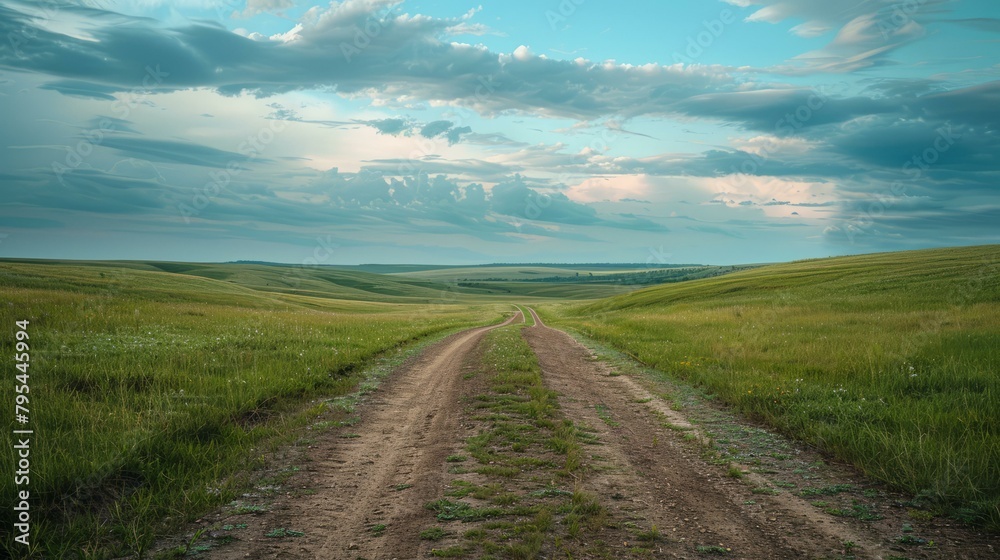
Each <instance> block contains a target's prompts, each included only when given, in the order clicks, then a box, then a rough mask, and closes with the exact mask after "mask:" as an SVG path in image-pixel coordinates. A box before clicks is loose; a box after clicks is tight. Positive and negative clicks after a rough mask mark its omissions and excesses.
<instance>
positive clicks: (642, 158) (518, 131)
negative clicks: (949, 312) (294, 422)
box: [0, 0, 1000, 264]
mask: <svg viewBox="0 0 1000 560" xmlns="http://www.w3.org/2000/svg"><path fill="white" fill-rule="evenodd" d="M0 34H2V36H3V37H5V38H6V39H5V40H4V41H2V43H0V98H2V103H0V112H2V114H3V118H4V123H5V125H6V126H4V127H3V129H2V132H0V134H2V135H3V142H2V144H0V191H2V200H3V201H4V202H3V205H2V206H0V256H5V257H41V258H80V259H111V258H120V259H160V260H187V261H225V260H237V259H251V260H269V261H277V262H289V263H301V262H311V261H309V259H311V258H312V256H313V255H315V254H322V255H327V254H328V255H329V257H326V259H325V260H324V262H325V263H327V264H357V263H371V262H412V263H442V264H460V263H487V262H612V261H614V262H650V263H658V262H705V263H743V262H765V261H784V260H792V259H800V258H811V257H822V256H828V255H839V254H850V253H860V252H871V251H884V250H900V249H914V248H922V247H937V246H949V245H968V244H983V243H997V242H1000V227H998V225H997V224H1000V197H998V188H1000V181H998V179H1000V162H998V154H1000V132H998V129H1000V109H998V107H1000V80H998V77H1000V4H996V3H995V2H994V1H988V0H978V1H973V0H958V1H948V0H894V1H888V0H845V1H843V2H831V1H829V0H823V1H817V0H726V1H710V0H697V1H695V0H690V1H675V2H616V3H611V2H598V1H597V0H561V1H551V2H546V1H533V2H528V1H506V2H494V3H469V2H457V1H452V2H444V1H402V2H400V1H393V0H346V1H344V2H331V3H318V4H317V3H314V2H300V1H298V0H245V1H237V0H176V1H172V2H168V1H166V0H86V1H77V2H65V1H55V2H42V3H37V2H20V1H10V0H0ZM329 246H335V250H333V251H326V250H321V251H317V248H324V247H329Z"/></svg>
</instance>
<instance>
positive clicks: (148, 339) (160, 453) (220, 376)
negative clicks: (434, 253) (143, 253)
mask: <svg viewBox="0 0 1000 560" xmlns="http://www.w3.org/2000/svg"><path fill="white" fill-rule="evenodd" d="M187 272H190V271H187ZM0 292H2V294H3V300H2V303H3V304H2V305H0V324H2V325H3V329H2V331H0V332H3V333H4V334H3V336H2V340H0V349H2V350H0V351H2V352H3V353H4V354H5V355H6V356H8V357H12V356H13V355H14V353H15V348H14V345H15V330H16V327H15V321H22V320H28V321H30V324H29V325H28V329H27V332H28V335H29V337H30V338H29V339H28V340H27V341H26V342H27V343H28V345H29V355H30V362H29V363H30V369H29V374H30V380H29V386H30V393H29V394H28V396H29V397H30V402H29V403H28V409H29V410H30V411H31V413H30V419H31V421H30V425H31V428H32V429H34V431H35V434H34V436H33V443H32V458H33V459H34V460H33V462H32V467H31V470H32V478H31V482H30V488H31V496H32V500H33V505H32V507H33V510H32V511H33V512H34V514H35V516H36V517H34V518H33V519H32V543H35V546H36V547H37V549H36V550H35V552H36V553H37V554H39V555H45V557H51V558H63V557H69V554H70V553H71V552H74V553H75V552H82V553H83V557H94V558H103V557H118V556H120V555H121V554H124V553H140V552H141V551H143V550H144V549H145V548H146V547H148V546H149V544H150V543H151V542H152V540H153V538H154V537H155V536H156V534H157V531H158V530H160V529H161V528H162V526H163V525H162V523H161V522H162V521H164V520H165V519H166V520H172V522H174V523H177V522H182V521H185V520H190V519H192V518H193V517H192V516H197V515H199V514H200V513H201V512H204V511H206V509H208V508H210V507H212V506H213V505H218V504H220V503H225V502H227V501H229V500H232V499H233V490H232V489H233V488H234V487H236V485H235V484H234V482H236V480H237V479H238V476H237V477H236V478H233V477H234V476H235V475H238V474H241V473H246V472H248V471H249V470H252V467H253V466H255V465H257V464H259V463H260V461H261V459H262V450H263V448H262V446H264V445H265V444H266V443H267V442H268V441H272V440H275V439H280V438H281V437H282V435H283V434H285V433H286V432H287V431H288V428H289V427H290V426H294V425H295V424H296V422H297V421H302V420H303V419H304V418H305V417H309V416H312V417H314V416H315V415H317V414H320V413H322V412H323V409H324V407H326V405H325V404H324V401H322V400H318V401H316V400H314V399H317V398H319V397H327V398H329V397H336V396H338V395H344V394H346V393H348V392H351V391H353V390H355V389H356V388H357V386H358V383H359V381H360V380H361V379H362V378H361V377H360V374H361V372H362V369H363V367H364V365H365V364H366V363H367V362H368V361H370V360H371V359H372V358H373V357H375V356H378V355H383V354H386V353H387V352H389V351H391V350H394V349H397V348H399V347H401V346H402V345H406V344H408V343H412V342H414V341H417V340H419V339H423V338H426V337H431V336H435V335H441V334H443V333H446V332H449V331H453V330H456V329H459V328H464V327H469V326H473V325H479V324H486V323H492V322H497V321H499V320H500V318H501V312H502V311H508V312H509V310H510V307H509V306H495V305H487V306H469V305H462V306H457V305H420V306H416V305H401V304H385V303H363V302H357V301H340V300H332V299H319V298H308V297H303V296H287V295H284V294H280V293H268V292H262V291H256V290H253V289H251V288H249V287H246V286H244V285H239V284H235V283H232V282H226V281H223V280H213V279H207V278H201V277H198V276H192V275H185V274H173V273H166V272H162V271H154V270H149V269H146V268H145V267H143V266H134V267H129V268H123V267H121V266H115V265H113V264H109V265H106V266H79V265H71V264H46V265H39V264H23V263H0ZM11 363H12V362H11ZM11 367H13V366H11ZM14 373H18V372H16V371H13V370H11V372H9V376H10V378H11V379H12V382H10V383H6V384H4V386H3V389H2V390H0V393H2V398H3V399H4V402H8V403H12V402H13V401H14V389H13V387H14V383H13V376H14ZM307 409H308V410H307ZM5 426H6V427H7V428H8V433H10V431H9V430H10V429H14V428H16V427H17V425H15V424H14V423H13V411H11V414H10V415H8V418H7V419H6V423H5ZM13 453H14V451H13V449H12V447H11V446H10V445H5V446H3V447H2V448H0V461H2V462H3V463H4V464H7V465H11V464H15V463H16V460H15V457H14V455H13ZM2 488H3V490H2V491H0V501H3V502H4V503H8V504H13V503H15V500H14V495H13V492H14V490H15V488H14V486H13V485H10V484H4V485H3V486H2ZM12 515H13V514H12V512H11V510H10V508H6V509H4V510H3V514H2V515H0V517H2V518H3V523H5V524H6V525H7V526H8V527H9V526H11V525H10V524H11V523H13V517H12ZM168 525H169V523H168ZM5 540H6V539H5ZM109 543H116V544H110V545H109Z"/></svg>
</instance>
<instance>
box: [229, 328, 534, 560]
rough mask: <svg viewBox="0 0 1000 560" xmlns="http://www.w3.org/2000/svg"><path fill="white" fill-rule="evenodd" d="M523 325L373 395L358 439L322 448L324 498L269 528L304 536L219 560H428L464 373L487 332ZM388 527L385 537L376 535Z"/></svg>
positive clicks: (316, 475) (318, 471)
mask: <svg viewBox="0 0 1000 560" xmlns="http://www.w3.org/2000/svg"><path fill="white" fill-rule="evenodd" d="M522 320H523V318H522V316H521V314H520V313H517V314H515V315H514V316H513V317H511V318H510V319H508V320H507V321H506V322H504V323H502V324H500V325H493V326H488V327H480V328H476V329H470V330H467V331H463V332H461V333H458V334H455V335H452V336H449V337H448V338H446V339H444V340H442V341H441V342H438V343H436V344H434V345H432V346H430V347H429V348H427V349H426V350H425V351H424V352H423V353H422V354H421V355H420V356H419V357H418V358H417V359H416V360H415V361H414V362H413V363H412V364H408V365H406V366H404V367H403V368H402V369H401V371H397V372H396V373H395V374H394V375H393V376H391V377H390V379H389V380H388V381H387V382H385V383H384V384H383V386H382V387H381V388H379V390H378V391H376V392H375V393H374V394H373V395H372V398H370V400H369V402H368V403H366V405H365V407H364V410H363V412H362V417H361V421H360V422H359V423H358V424H356V425H355V426H353V427H352V428H351V429H350V431H351V432H352V433H351V434H350V435H351V437H343V435H344V434H341V437H325V438H321V439H320V440H319V441H317V444H316V445H315V446H314V448H313V449H311V451H312V453H311V455H310V456H311V459H312V461H311V463H310V470H311V471H312V477H311V487H312V488H313V489H314V490H315V493H314V494H311V495H306V496H300V497H298V498H288V499H285V500H282V501H281V502H280V503H277V504H275V506H274V508H273V509H274V511H273V513H271V514H268V519H267V521H266V525H267V526H269V527H271V528H276V527H286V528H289V529H294V530H296V531H301V532H303V533H304V535H303V536H301V537H298V538H284V539H268V538H263V539H261V538H259V537H258V538H256V539H255V540H245V541H236V542H234V543H231V544H230V545H227V546H225V547H222V548H220V549H218V550H217V551H215V552H214V553H213V554H212V555H211V558H212V559H213V560H235V559H247V558H250V559H258V558H259V559H264V558H269V559H270V558H282V559H307V558H308V559H314V558H316V559H318V558H324V559H340V558H367V559H381V558H399V559H401V560H402V559H409V558H420V557H426V556H427V555H426V552H427V551H422V550H421V548H422V547H423V548H426V543H425V542H422V541H420V540H419V537H418V533H419V530H420V528H421V526H420V523H423V522H424V519H423V517H424V514H425V513H426V510H425V509H424V505H425V504H426V503H427V502H429V501H431V500H433V499H435V498H437V497H439V495H440V494H441V493H442V491H443V486H444V476H445V467H444V465H445V464H446V463H445V458H446V457H447V455H448V454H449V453H450V452H451V450H452V448H453V444H454V442H455V439H456V437H458V432H459V426H458V418H459V417H460V415H461V410H462V409H461V404H460V402H459V395H460V393H461V387H460V383H461V380H462V374H463V371H464V370H465V369H466V368H468V367H473V366H474V365H475V364H474V363H470V362H472V361H473V360H472V358H473V357H474V356H475V355H476V354H477V353H476V352H475V351H474V350H475V349H476V347H477V345H478V344H479V343H480V341H481V340H482V338H483V336H484V335H485V334H486V333H487V332H488V331H490V330H492V329H495V328H498V327H500V326H504V325H508V324H511V323H514V322H521V321H522ZM404 486H405V488H404ZM396 488H402V489H400V490H397V489H396ZM379 524H381V525H385V529H384V531H381V532H376V531H373V527H374V526H375V525H379Z"/></svg>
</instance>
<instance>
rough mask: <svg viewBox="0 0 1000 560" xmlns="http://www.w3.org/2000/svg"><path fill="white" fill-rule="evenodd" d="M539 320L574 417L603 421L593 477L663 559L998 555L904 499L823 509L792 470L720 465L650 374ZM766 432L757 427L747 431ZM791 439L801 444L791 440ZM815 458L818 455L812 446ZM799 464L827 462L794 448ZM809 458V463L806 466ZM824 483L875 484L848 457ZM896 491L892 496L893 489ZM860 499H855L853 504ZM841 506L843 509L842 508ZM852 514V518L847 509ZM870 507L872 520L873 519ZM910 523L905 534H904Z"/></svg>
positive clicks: (832, 487)
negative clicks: (793, 479)
mask: <svg viewBox="0 0 1000 560" xmlns="http://www.w3.org/2000/svg"><path fill="white" fill-rule="evenodd" d="M531 313H532V315H533V316H534V318H535V323H536V326H534V327H529V328H527V329H525V331H524V336H525V337H526V339H527V341H528V343H529V344H530V345H531V347H532V349H533V350H534V351H535V353H536V354H537V356H538V361H539V364H540V365H541V367H542V371H543V375H544V378H545V381H546V383H547V384H548V385H549V386H550V387H551V388H552V389H554V390H556V391H557V392H558V393H559V394H560V395H561V398H560V404H561V406H562V409H563V412H564V413H565V415H566V416H567V417H568V418H570V419H572V420H573V421H574V422H578V423H583V424H587V425H590V426H593V427H597V428H598V429H599V430H600V433H599V434H598V436H599V438H600V439H601V441H602V442H603V443H604V446H603V447H602V448H601V449H600V451H599V453H601V454H602V457H601V459H604V460H605V461H604V464H605V465H606V468H604V469H602V472H600V473H599V474H598V475H597V476H591V477H589V480H588V481H587V483H586V484H587V486H588V487H589V489H590V491H591V492H594V493H596V494H598V495H599V496H600V497H601V498H602V501H603V502H604V503H605V505H606V507H608V508H609V509H610V510H611V511H612V513H613V515H614V516H615V517H619V518H620V519H629V518H631V519H634V520H635V521H636V522H643V523H652V524H655V525H656V527H657V528H658V530H659V531H660V533H661V534H663V535H664V536H665V537H666V539H665V541H664V542H663V544H662V546H661V547H660V550H659V551H658V553H657V554H655V556H657V557H660V556H662V557H675V558H703V557H706V555H709V556H710V555H713V554H719V555H724V557H727V558H752V559H769V558H884V559H890V558H896V559H903V558H969V559H972V558H992V557H996V550H995V544H994V540H993V537H992V536H990V535H986V534H983V533H979V532H976V531H974V530H969V529H966V528H963V527H960V526H958V525H957V524H955V523H947V522H938V523H935V524H932V525H927V526H925V527H922V529H923V530H924V532H923V533H922V535H927V534H931V533H932V534H933V536H931V537H926V538H925V537H924V536H921V537H918V536H916V535H915V534H912V533H909V532H906V531H912V530H913V529H912V527H913V525H915V524H917V522H916V521H915V520H913V519H911V518H908V517H907V514H908V513H911V514H912V511H909V512H908V511H907V510H906V509H905V508H900V507H896V508H891V507H889V506H888V505H884V506H881V507H880V506H877V505H876V506H870V505H867V504H864V505H863V507H862V506H858V505H857V504H858V502H856V501H855V502H854V506H851V505H846V506H843V508H841V509H836V508H829V507H828V508H823V507H822V506H819V507H818V506H817V505H816V504H817V503H822V502H818V501H817V500H818V499H819V498H827V499H833V498H832V497H830V496H825V495H822V494H820V495H816V496H810V495H809V494H806V493H805V491H801V492H800V494H805V495H800V494H795V493H792V492H789V491H785V490H783V489H782V487H783V486H785V485H786V484H788V483H785V484H782V481H783V480H787V478H788V477H787V476H783V475H788V474H789V473H782V472H781V471H780V470H770V471H769V473H768V474H761V473H759V472H752V469H750V468H748V467H747V466H746V465H741V464H738V463H737V464H732V465H730V464H724V465H720V464H716V463H717V461H713V460H712V459H713V458H717V457H718V454H717V453H715V452H714V451H712V450H711V449H710V448H709V444H710V441H709V439H708V437H707V436H705V434H704V433H703V432H702V431H701V430H700V428H699V427H698V426H696V425H692V424H691V423H690V422H689V420H688V418H686V416H685V415H684V414H682V413H680V412H677V411H675V410H673V409H671V408H670V407H669V406H667V405H666V403H665V402H664V401H663V400H662V399H661V398H659V397H657V396H656V395H654V394H652V393H651V392H650V391H648V390H647V389H646V388H645V387H644V386H643V385H642V384H641V383H638V382H637V381H636V380H633V379H632V378H630V377H629V376H626V375H618V374H617V372H615V371H613V370H612V369H611V368H610V367H609V366H608V365H607V364H604V363H603V362H600V361H597V360H596V358H595V356H594V354H593V352H591V351H590V350H589V349H587V348H586V347H584V346H582V345H581V344H579V343H578V342H576V341H575V340H574V339H573V338H572V337H570V336H569V335H567V334H566V333H564V332H562V331H558V330H555V329H552V328H549V327H546V326H544V325H543V324H542V322H541V321H540V320H539V319H538V317H537V315H535V313H534V311H533V310H532V311H531ZM747 429H759V428H755V427H754V428H747ZM788 445H789V446H794V444H791V443H789V444H788ZM810 453H811V454H812V455H813V456H814V457H812V459H809V458H808V455H809V454H810ZM795 454H796V455H797V457H796V459H797V460H798V463H797V464H808V461H813V462H820V463H821V462H822V458H821V457H820V456H819V455H818V454H816V453H814V452H810V451H808V450H803V449H796V450H795ZM803 461H806V463H803ZM822 484H823V485H822V486H819V487H818V489H819V490H820V491H829V492H831V493H834V494H836V493H838V492H837V491H838V490H839V489H846V488H858V487H863V486H865V481H864V478H863V477H861V476H860V475H858V474H857V473H854V472H851V470H850V469H848V468H845V467H843V466H841V467H840V468H838V469H827V470H826V471H825V472H824V474H823V480H822ZM884 499H886V500H887V499H888V498H884ZM855 506H856V507H855ZM827 510H834V511H837V512H839V513H840V514H841V515H833V514H830V513H828V512H827ZM845 513H846V514H847V515H844V514H845ZM865 514H870V515H869V517H871V518H872V519H871V520H869V521H866V520H864V519H863V518H864V517H866V515H865ZM901 528H902V531H904V532H900V530H901Z"/></svg>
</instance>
